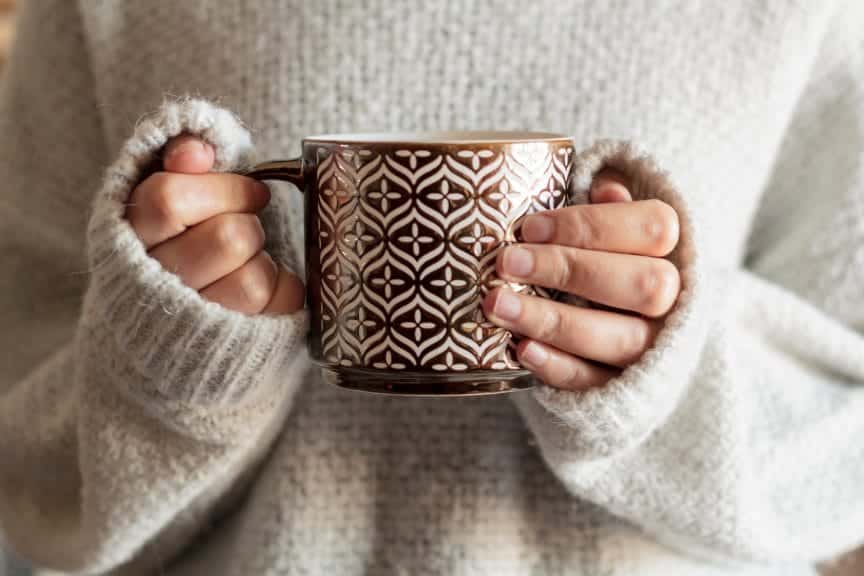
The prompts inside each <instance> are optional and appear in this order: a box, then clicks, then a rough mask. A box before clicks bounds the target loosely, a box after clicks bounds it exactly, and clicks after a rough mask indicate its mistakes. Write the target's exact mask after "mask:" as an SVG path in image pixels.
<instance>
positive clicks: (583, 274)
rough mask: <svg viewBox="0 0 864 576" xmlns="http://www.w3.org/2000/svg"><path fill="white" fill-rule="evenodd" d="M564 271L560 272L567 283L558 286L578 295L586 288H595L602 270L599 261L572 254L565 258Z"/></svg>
mask: <svg viewBox="0 0 864 576" xmlns="http://www.w3.org/2000/svg"><path fill="white" fill-rule="evenodd" d="M563 259H564V260H566V262H564V264H563V265H562V268H563V270H562V271H561V272H559V274H560V277H561V279H562V280H564V281H565V283H563V284H561V285H560V286H558V287H559V288H561V289H562V290H567V291H568V292H572V293H578V292H580V291H581V290H583V289H584V288H585V287H590V286H595V285H596V284H597V282H599V281H600V276H601V270H600V268H599V265H598V261H596V260H592V259H586V258H580V253H579V252H571V253H570V254H569V256H567V257H564V258H563Z"/></svg>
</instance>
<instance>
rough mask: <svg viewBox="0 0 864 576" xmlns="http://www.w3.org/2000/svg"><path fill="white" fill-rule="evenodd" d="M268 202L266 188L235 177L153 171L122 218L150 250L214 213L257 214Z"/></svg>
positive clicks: (268, 193) (254, 181)
mask: <svg viewBox="0 0 864 576" xmlns="http://www.w3.org/2000/svg"><path fill="white" fill-rule="evenodd" d="M269 201H270V190H269V189H268V188H267V186H265V185H264V184H262V183H261V182H258V181H257V180H253V179H251V178H247V177H245V176H240V175H238V174H198V175H190V174H174V173H171V172H157V173H156V174H153V175H152V176H150V177H149V178H147V179H146V180H145V181H144V182H142V183H141V184H140V185H139V186H138V187H137V188H136V189H135V191H134V192H132V198H131V199H130V204H129V207H128V208H127V211H126V218H127V219H128V220H129V223H130V224H131V225H132V228H134V229H135V233H136V234H138V237H139V238H140V239H141V241H142V242H143V243H144V245H145V246H146V247H147V248H150V247H152V246H156V245H158V244H160V243H162V242H164V241H166V240H168V239H170V238H174V237H176V236H179V235H180V234H182V233H183V232H185V231H186V229H187V228H189V227H190V226H195V225H196V224H200V223H201V222H204V221H205V220H208V219H210V218H212V217H214V216H216V215H217V214H223V213H229V212H231V213H240V212H250V213H251V212H257V211H258V210H261V209H262V208H264V207H265V206H266V205H267V203H268V202H269Z"/></svg>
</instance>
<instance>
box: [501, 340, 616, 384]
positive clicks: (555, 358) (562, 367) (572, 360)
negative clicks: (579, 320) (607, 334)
mask: <svg viewBox="0 0 864 576" xmlns="http://www.w3.org/2000/svg"><path fill="white" fill-rule="evenodd" d="M516 354H517V358H518V359H519V362H520V363H521V364H522V365H523V366H525V367H526V368H528V369H529V370H531V372H533V373H534V375H535V376H537V377H538V378H539V379H540V380H542V381H543V382H544V383H545V384H547V385H549V386H553V387H555V388H561V389H562V390H585V389H587V388H593V387H596V386H602V385H604V384H606V382H608V381H609V380H611V379H612V378H614V377H615V376H617V375H618V371H616V370H611V369H609V368H606V367H604V366H597V365H595V364H592V363H591V362H588V361H587V360H583V359H582V358H578V357H576V356H571V355H570V354H566V353H564V352H562V351H560V350H556V349H555V348H553V347H551V346H547V345H545V344H542V343H540V342H536V341H534V340H523V341H522V342H520V343H519V346H518V347H517V348H516Z"/></svg>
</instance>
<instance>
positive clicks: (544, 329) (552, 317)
mask: <svg viewBox="0 0 864 576" xmlns="http://www.w3.org/2000/svg"><path fill="white" fill-rule="evenodd" d="M546 308H547V310H546V311H545V312H544V313H543V314H542V315H541V316H540V321H539V323H538V326H537V331H536V335H535V338H536V339H537V340H541V341H543V342H546V343H552V342H554V341H555V340H556V339H557V338H558V336H559V334H560V333H561V325H562V324H563V318H562V317H561V311H560V310H559V309H558V307H557V306H546Z"/></svg>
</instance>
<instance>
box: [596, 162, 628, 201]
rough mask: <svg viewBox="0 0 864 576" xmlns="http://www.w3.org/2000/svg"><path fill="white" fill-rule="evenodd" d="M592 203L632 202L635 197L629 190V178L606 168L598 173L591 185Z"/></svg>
mask: <svg viewBox="0 0 864 576" xmlns="http://www.w3.org/2000/svg"><path fill="white" fill-rule="evenodd" d="M590 195H591V202H593V203H594V204H604V203H608V202H630V201H632V200H633V196H632V195H631V194H630V190H629V178H627V177H626V176H625V175H624V174H623V173H621V172H619V171H618V170H614V169H611V168H606V169H603V170H601V171H600V172H598V173H597V175H596V176H595V177H594V181H593V182H592V183H591V193H590Z"/></svg>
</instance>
